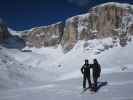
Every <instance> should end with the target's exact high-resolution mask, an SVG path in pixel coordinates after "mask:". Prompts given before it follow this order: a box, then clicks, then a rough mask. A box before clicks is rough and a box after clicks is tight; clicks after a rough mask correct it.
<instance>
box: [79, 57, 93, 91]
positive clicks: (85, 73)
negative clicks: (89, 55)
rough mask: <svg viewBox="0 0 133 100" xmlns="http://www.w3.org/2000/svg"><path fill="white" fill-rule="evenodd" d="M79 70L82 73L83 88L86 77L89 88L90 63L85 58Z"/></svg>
mask: <svg viewBox="0 0 133 100" xmlns="http://www.w3.org/2000/svg"><path fill="white" fill-rule="evenodd" d="M81 72H82V74H83V89H85V88H86V79H87V80H88V84H89V88H91V79H90V64H89V61H88V60H87V59H86V60H85V64H84V65H83V66H82V68H81Z"/></svg>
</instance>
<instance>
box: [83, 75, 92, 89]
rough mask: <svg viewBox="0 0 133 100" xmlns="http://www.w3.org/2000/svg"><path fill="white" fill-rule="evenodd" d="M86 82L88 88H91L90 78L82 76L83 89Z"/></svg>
mask: <svg viewBox="0 0 133 100" xmlns="http://www.w3.org/2000/svg"><path fill="white" fill-rule="evenodd" d="M86 80H88V84H89V87H91V85H92V84H91V80H90V76H86V75H84V76H83V88H86Z"/></svg>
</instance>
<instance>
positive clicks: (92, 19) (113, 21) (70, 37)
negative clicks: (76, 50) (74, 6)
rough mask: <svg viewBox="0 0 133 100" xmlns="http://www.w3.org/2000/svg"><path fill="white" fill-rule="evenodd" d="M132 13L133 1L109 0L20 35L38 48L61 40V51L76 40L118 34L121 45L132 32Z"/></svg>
mask: <svg viewBox="0 0 133 100" xmlns="http://www.w3.org/2000/svg"><path fill="white" fill-rule="evenodd" d="M132 16H133V6H132V5H130V4H125V3H116V2H109V3H104V4H100V5H97V6H95V7H92V8H90V9H88V12H87V13H85V14H81V15H76V16H73V17H70V18H68V19H66V20H65V22H63V21H60V22H57V23H54V24H51V25H48V26H40V27H34V28H31V29H29V30H24V31H21V32H19V37H20V36H21V38H22V39H24V41H25V43H26V46H28V47H37V48H41V47H49V46H57V45H59V44H61V45H62V47H63V49H64V51H69V50H71V49H72V48H73V47H74V45H75V44H76V43H77V41H78V40H90V39H95V38H106V37H112V38H114V39H116V38H119V39H120V40H122V45H123V44H124V45H125V44H126V43H125V42H126V41H127V40H128V38H129V37H128V36H129V35H133V32H132V30H133V17H132ZM103 26H104V27H103ZM11 33H13V32H11ZM20 34H21V35H20ZM15 35H17V34H15ZM127 35H128V36H127ZM121 38H122V39H121ZM123 41H124V43H123Z"/></svg>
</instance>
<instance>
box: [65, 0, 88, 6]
mask: <svg viewBox="0 0 133 100" xmlns="http://www.w3.org/2000/svg"><path fill="white" fill-rule="evenodd" d="M68 2H69V3H72V4H76V5H78V6H87V5H88V4H89V0H68Z"/></svg>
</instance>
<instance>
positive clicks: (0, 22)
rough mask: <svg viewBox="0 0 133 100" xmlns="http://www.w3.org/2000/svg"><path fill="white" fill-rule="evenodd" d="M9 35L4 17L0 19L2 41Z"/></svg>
mask: <svg viewBox="0 0 133 100" xmlns="http://www.w3.org/2000/svg"><path fill="white" fill-rule="evenodd" d="M9 36H10V33H9V31H8V28H7V26H6V24H5V23H4V22H3V20H2V19H0V42H2V41H4V40H5V39H7V38H8V37H9Z"/></svg>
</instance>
